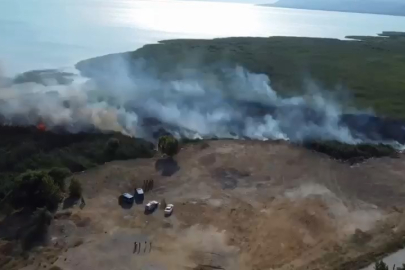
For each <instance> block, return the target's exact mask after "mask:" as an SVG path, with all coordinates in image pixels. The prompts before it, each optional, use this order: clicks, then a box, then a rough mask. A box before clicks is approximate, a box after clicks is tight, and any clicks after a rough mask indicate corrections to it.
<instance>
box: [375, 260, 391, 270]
mask: <svg viewBox="0 0 405 270" xmlns="http://www.w3.org/2000/svg"><path fill="white" fill-rule="evenodd" d="M374 270H389V268H388V265H387V264H386V263H385V262H383V261H379V262H375V264H374Z"/></svg>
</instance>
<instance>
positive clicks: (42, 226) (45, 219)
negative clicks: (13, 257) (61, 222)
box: [22, 208, 53, 250]
mask: <svg viewBox="0 0 405 270" xmlns="http://www.w3.org/2000/svg"><path fill="white" fill-rule="evenodd" d="M52 219H53V217H52V214H51V213H50V212H49V211H48V210H47V209H46V208H38V209H36V210H35V211H34V213H33V214H32V217H31V220H30V224H28V226H27V229H26V231H25V232H24V233H23V236H22V244H23V248H24V249H25V250H27V249H30V248H31V247H33V246H34V245H35V244H37V243H41V242H43V241H45V237H46V236H47V234H48V228H49V225H51V222H52Z"/></svg>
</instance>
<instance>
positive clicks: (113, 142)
mask: <svg viewBox="0 0 405 270" xmlns="http://www.w3.org/2000/svg"><path fill="white" fill-rule="evenodd" d="M119 146H120V141H119V140H118V139H117V138H111V139H109V140H108V141H107V149H108V150H109V151H112V152H115V151H116V150H117V149H118V147H119Z"/></svg>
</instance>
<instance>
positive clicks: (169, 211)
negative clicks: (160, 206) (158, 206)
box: [164, 204, 174, 217]
mask: <svg viewBox="0 0 405 270" xmlns="http://www.w3.org/2000/svg"><path fill="white" fill-rule="evenodd" d="M173 208H174V205H173V204H168V205H166V208H165V210H164V211H165V216H167V217H168V216H170V215H171V214H172V213H173Z"/></svg>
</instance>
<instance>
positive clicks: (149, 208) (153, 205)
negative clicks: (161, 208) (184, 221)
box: [145, 201, 159, 212]
mask: <svg viewBox="0 0 405 270" xmlns="http://www.w3.org/2000/svg"><path fill="white" fill-rule="evenodd" d="M158 205H159V203H158V202H157V201H150V202H148V203H147V204H146V205H145V210H146V211H148V212H152V211H155V209H156V208H157V207H158Z"/></svg>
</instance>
